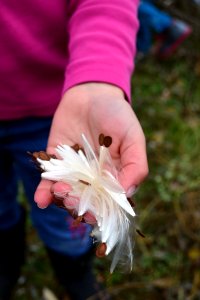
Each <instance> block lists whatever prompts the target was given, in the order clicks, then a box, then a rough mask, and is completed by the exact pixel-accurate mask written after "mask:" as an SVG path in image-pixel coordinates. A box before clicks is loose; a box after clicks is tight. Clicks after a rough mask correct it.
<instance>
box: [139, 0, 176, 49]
mask: <svg viewBox="0 0 200 300" xmlns="http://www.w3.org/2000/svg"><path fill="white" fill-rule="evenodd" d="M150 2H151V1H141V3H140V6H139V10H138V18H139V22H140V27H139V31H138V35H137V50H138V51H140V52H143V53H147V52H148V51H149V49H150V48H151V46H152V36H153V33H158V34H159V33H161V32H163V31H164V30H165V29H167V28H168V27H169V26H170V25H171V22H172V17H171V16H169V15H168V14H167V13H165V12H163V11H161V10H159V9H158V8H157V7H155V6H154V4H151V3H150Z"/></svg>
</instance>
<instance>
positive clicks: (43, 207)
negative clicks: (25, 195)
mask: <svg viewBox="0 0 200 300" xmlns="http://www.w3.org/2000/svg"><path fill="white" fill-rule="evenodd" d="M37 206H38V208H40V209H45V208H47V206H40V205H39V204H38V203H37Z"/></svg>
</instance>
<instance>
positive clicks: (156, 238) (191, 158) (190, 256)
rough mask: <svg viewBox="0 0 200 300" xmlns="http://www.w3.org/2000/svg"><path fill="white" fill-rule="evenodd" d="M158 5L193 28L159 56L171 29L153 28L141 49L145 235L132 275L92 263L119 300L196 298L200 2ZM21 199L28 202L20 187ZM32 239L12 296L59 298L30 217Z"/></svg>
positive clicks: (137, 97)
mask: <svg viewBox="0 0 200 300" xmlns="http://www.w3.org/2000/svg"><path fill="white" fill-rule="evenodd" d="M147 2H151V4H152V1H147ZM153 4H154V5H155V6H156V8H157V9H159V10H161V11H162V12H163V11H164V12H165V13H166V14H169V15H170V16H171V17H172V19H173V20H181V21H182V22H183V23H184V24H185V25H186V27H185V29H184V30H186V31H187V29H188V28H189V29H191V30H189V32H188V35H187V36H186V37H185V39H184V41H181V43H180V44H179V45H177V44H176V46H177V47H175V48H176V49H174V48H173V49H172V50H173V51H171V52H168V54H167V55H164V56H163V55H158V54H159V51H161V50H163V49H164V48H162V46H163V43H164V42H165V41H166V40H165V38H166V34H168V33H169V31H168V29H165V30H164V33H163V32H162V36H160V34H158V32H155V31H154V32H153V29H152V28H151V40H150V43H149V45H148V46H149V47H147V48H148V49H145V51H144V52H142V51H139V50H140V49H139V50H138V55H137V57H136V68H135V72H134V76H133V79H132V98H133V103H132V105H133V108H134V110H135V112H136V114H137V116H138V118H139V120H140V122H141V124H142V126H143V129H144V132H145V135H146V139H147V151H148V158H149V167H150V173H149V176H148V178H147V180H146V181H145V182H144V184H143V185H142V186H141V187H140V188H139V190H138V192H137V194H136V195H135V196H134V202H135V203H136V207H135V210H136V213H137V218H136V221H135V226H136V228H137V229H139V230H140V231H141V232H142V233H143V234H144V235H145V237H141V236H140V235H135V237H134V238H135V246H134V265H133V271H132V273H130V274H123V273H121V272H119V271H116V272H114V274H112V275H110V274H109V261H107V260H105V259H103V260H99V259H98V260H96V261H95V270H96V273H97V274H98V277H99V280H100V281H103V282H104V283H105V284H106V286H107V288H108V290H109V291H110V293H111V294H112V295H113V298H114V299H116V300H129V299H130V300H157V299H159V300H165V299H166V300H175V299H176V300H198V299H200V157H199V156H200V155H199V153H200V118H199V117H200V39H199V37H200V1H199V0H174V1H173V0H166V1H154V3H153ZM147 25H148V26H149V24H147ZM187 26H188V27H187ZM176 34H177V32H176ZM172 38H174V36H173V34H172V35H171V36H170V37H169V39H168V41H167V43H168V44H167V45H164V46H166V47H167V46H170V45H169V43H170V42H171V43H173V42H174V40H172ZM176 38H177V39H178V38H179V37H177V36H175V39H176ZM175 42H176V40H175ZM164 50H165V49H164ZM19 198H20V201H23V202H24V194H23V190H21V189H20V193H19ZM28 245H29V246H28V251H27V255H28V259H27V262H28V263H27V264H26V266H25V267H24V268H23V273H22V276H21V277H20V279H19V282H18V286H17V289H16V297H15V299H16V300H29V299H30V300H34V299H36V300H39V299H43V300H56V299H59V289H58V287H57V285H56V282H55V280H54V278H53V274H52V270H51V268H50V267H49V261H48V258H47V256H46V253H45V250H44V249H43V246H42V244H41V242H40V241H39V239H38V237H37V235H36V233H35V230H34V229H33V227H32V225H31V223H30V221H28ZM55 295H56V296H55ZM94 299H95V298H94Z"/></svg>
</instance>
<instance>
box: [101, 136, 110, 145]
mask: <svg viewBox="0 0 200 300" xmlns="http://www.w3.org/2000/svg"><path fill="white" fill-rule="evenodd" d="M103 144H104V146H105V147H106V148H108V147H110V145H111V144H112V138H111V136H105V137H104V140H103Z"/></svg>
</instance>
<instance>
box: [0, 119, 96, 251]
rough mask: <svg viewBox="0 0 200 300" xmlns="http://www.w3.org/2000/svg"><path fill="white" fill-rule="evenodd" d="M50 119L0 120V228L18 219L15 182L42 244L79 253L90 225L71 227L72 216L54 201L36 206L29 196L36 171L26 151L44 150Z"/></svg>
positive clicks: (87, 242)
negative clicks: (23, 195) (42, 207)
mask: <svg viewBox="0 0 200 300" xmlns="http://www.w3.org/2000/svg"><path fill="white" fill-rule="evenodd" d="M50 125H51V118H27V119H23V120H15V121H1V122H0V229H1V230H4V229H8V228H10V227H11V226H14V225H15V224H16V223H17V222H18V220H19V218H20V212H21V209H20V205H19V203H18V201H17V200H18V195H17V194H18V193H17V191H18V183H19V182H20V181H21V182H22V184H23V186H24V190H25V193H26V196H27V199H28V201H29V204H30V213H31V219H32V222H33V224H34V226H35V228H36V229H37V231H38V234H39V236H40V238H41V239H42V240H43V242H44V244H45V245H46V246H47V247H49V248H51V249H53V250H55V251H57V252H60V253H62V254H66V255H70V256H79V255H81V254H84V253H85V252H87V251H88V250H89V248H90V247H91V243H92V241H91V238H90V237H89V233H90V231H91V227H90V226H89V225H86V224H81V225H80V226H79V227H78V228H74V227H73V226H72V221H73V219H72V218H71V216H70V215H69V214H68V213H67V212H66V211H65V210H62V209H61V208H58V207H56V206H55V205H54V204H52V205H50V206H49V207H48V208H46V209H39V208H38V207H37V205H36V204H35V202H34V200H33V197H34V192H35V189H36V187H37V185H38V183H39V181H40V172H39V171H38V170H37V169H36V167H35V165H34V163H33V162H32V161H31V159H30V157H29V156H28V154H27V151H30V152H34V151H39V150H45V149H46V143H47V138H48V134H49V129H50Z"/></svg>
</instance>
